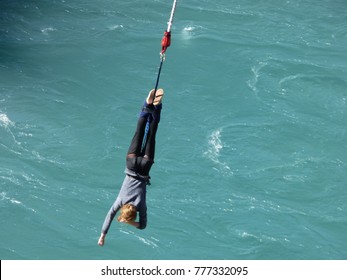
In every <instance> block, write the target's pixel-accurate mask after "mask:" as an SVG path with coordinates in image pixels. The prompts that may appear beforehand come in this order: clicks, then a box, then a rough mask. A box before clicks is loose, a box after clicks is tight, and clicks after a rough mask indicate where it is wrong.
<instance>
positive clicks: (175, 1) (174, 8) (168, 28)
mask: <svg viewBox="0 0 347 280" xmlns="http://www.w3.org/2000/svg"><path fill="white" fill-rule="evenodd" d="M176 4H177V0H174V3H173V5H172V10H171V15H170V19H169V21H168V23H167V30H166V31H167V32H170V30H171V25H172V21H173V17H174V14H175V10H176Z"/></svg>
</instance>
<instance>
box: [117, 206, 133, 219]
mask: <svg viewBox="0 0 347 280" xmlns="http://www.w3.org/2000/svg"><path fill="white" fill-rule="evenodd" d="M136 216H137V209H136V207H135V206H134V205H132V204H129V203H128V204H124V205H123V206H122V208H121V209H120V215H119V217H118V219H117V220H118V222H120V221H124V222H131V221H135V219H136Z"/></svg>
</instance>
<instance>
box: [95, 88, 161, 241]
mask: <svg viewBox="0 0 347 280" xmlns="http://www.w3.org/2000/svg"><path fill="white" fill-rule="evenodd" d="M163 95H164V91H163V90H162V89H158V90H157V91H156V93H155V91H154V89H152V90H151V91H150V92H149V94H148V97H147V99H146V101H145V103H144V106H143V108H142V111H141V112H140V116H139V118H138V121H137V128H136V131H135V134H134V137H133V139H132V141H131V143H130V146H129V150H128V153H127V157H126V168H125V174H126V175H125V178H124V181H123V184H122V187H121V189H120V191H119V194H118V196H117V198H116V200H115V202H114V203H113V205H112V206H111V208H110V210H109V212H108V213H107V215H106V218H105V221H104V224H103V226H102V229H101V235H100V237H99V241H98V244H99V245H100V246H103V245H104V243H105V238H106V234H107V232H108V230H109V228H110V226H111V222H112V221H113V219H114V217H115V215H116V214H117V212H118V210H120V215H119V217H118V219H117V220H118V221H119V222H121V223H126V224H129V225H132V226H134V227H136V228H138V229H144V228H145V227H146V225H147V204H146V186H147V185H148V184H149V179H150V176H149V171H150V169H151V167H152V164H153V163H154V153H155V136H156V133H157V129H158V124H159V121H160V113H161V109H162V103H161V100H162V98H163ZM147 120H148V121H149V131H148V134H147V138H146V142H145V145H144V148H143V149H142V142H143V137H144V135H145V129H146V123H147ZM137 212H139V220H138V221H136V217H137Z"/></svg>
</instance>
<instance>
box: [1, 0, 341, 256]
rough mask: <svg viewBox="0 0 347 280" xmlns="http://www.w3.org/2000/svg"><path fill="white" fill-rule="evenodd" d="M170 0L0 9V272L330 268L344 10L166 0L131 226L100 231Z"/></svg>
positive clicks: (335, 226) (330, 0)
mask: <svg viewBox="0 0 347 280" xmlns="http://www.w3.org/2000/svg"><path fill="white" fill-rule="evenodd" d="M171 6H172V1H167V0H166V1H164V0H128V1H119V0H113V1H111V0H100V1H82V0H72V1H64V0H60V1H58V0H38V1H25V0H21V1H10V0H1V1H0V135H1V138H0V188H1V189H0V207H1V212H0V213H1V214H0V215H1V233H0V237H1V238H0V240H1V241H0V257H1V259H347V235H346V232H347V206H346V202H347V189H346V181H347V172H346V167H347V144H346V143H347V142H346V140H347V135H346V124H347V115H346V112H347V100H346V99H347V14H346V9H347V2H346V1H344V0H322V1H313V0H304V1H299V0H297V1H294V0H291V1H275V0H268V1H262V2H257V1H253V0H246V1H234V0H220V1H217V2H216V1H211V0H199V1H197V0H191V1H187V0H179V1H178V4H177V10H176V14H175V19H174V25H173V27H172V45H171V46H170V48H169V49H168V51H167V56H166V61H165V62H164V66H163V70H162V76H161V80H160V86H161V87H163V88H164V89H165V92H166V95H165V98H164V109H163V116H162V121H161V123H160V128H159V131H158V137H157V154H156V163H155V165H154V166H153V168H152V172H151V176H152V185H151V186H150V187H149V188H148V192H147V196H148V201H147V203H148V227H147V228H146V229H145V230H144V231H139V230H136V229H134V228H130V227H129V226H126V225H123V224H119V223H117V222H115V223H114V224H113V225H112V227H111V229H110V232H109V234H108V236H107V240H106V244H105V246H104V247H99V246H97V240H98V237H99V234H100V229H101V225H102V223H103V220H104V217H105V215H106V213H107V211H108V209H109V207H110V206H111V204H112V203H113V201H114V199H115V197H116V195H117V193H118V189H119V187H120V185H121V183H122V181H123V178H124V173H123V171H124V158H125V154H126V151H127V148H128V144H129V141H130V139H131V137H132V133H133V131H134V129H135V122H136V118H137V113H138V110H139V109H140V107H141V105H142V102H143V99H144V98H145V96H146V95H147V92H148V91H149V89H151V88H152V87H153V86H154V84H155V79H156V74H157V70H158V66H159V55H158V54H159V51H160V41H161V38H162V34H163V31H164V30H165V29H166V26H167V20H168V18H169V15H170V11H171Z"/></svg>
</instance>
